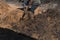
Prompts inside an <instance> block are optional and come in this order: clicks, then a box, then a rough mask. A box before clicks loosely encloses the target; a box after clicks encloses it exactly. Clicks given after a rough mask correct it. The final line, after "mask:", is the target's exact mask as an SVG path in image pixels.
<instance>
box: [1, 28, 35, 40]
mask: <svg viewBox="0 0 60 40" xmlns="http://www.w3.org/2000/svg"><path fill="white" fill-rule="evenodd" d="M0 40H36V39H34V38H31V37H29V36H27V35H24V34H21V33H17V32H14V31H12V30H9V29H3V28H0Z"/></svg>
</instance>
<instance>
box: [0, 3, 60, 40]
mask: <svg viewBox="0 0 60 40" xmlns="http://www.w3.org/2000/svg"><path fill="white" fill-rule="evenodd" d="M1 7H2V8H1ZM47 7H50V6H47ZM47 7H46V8H47ZM41 8H42V9H43V8H45V7H44V6H43V7H41ZM23 13H24V11H22V10H20V9H17V8H13V7H11V6H10V5H8V4H7V3H4V2H0V20H1V21H0V27H2V28H8V29H11V30H14V31H16V32H18V33H23V34H26V35H28V36H31V37H33V38H36V39H37V40H59V39H60V29H59V28H60V9H59V7H56V8H54V9H51V7H50V8H47V10H46V11H45V12H42V13H41V14H37V15H36V16H35V17H34V18H33V19H31V18H30V19H28V20H26V19H23V20H20V18H21V17H22V15H23ZM26 18H28V16H27V17H26Z"/></svg>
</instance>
